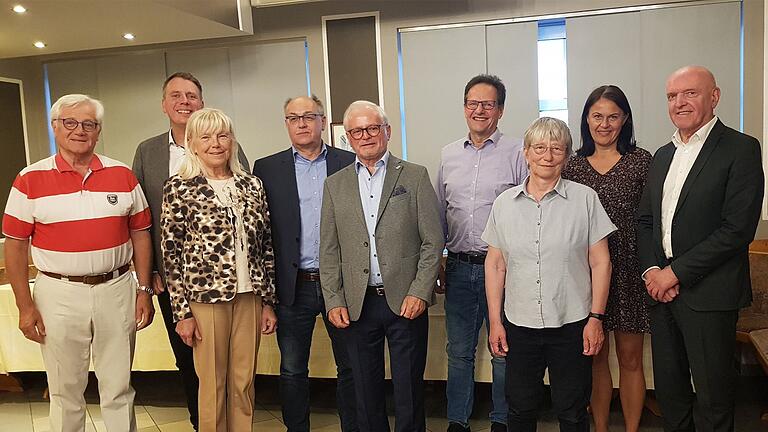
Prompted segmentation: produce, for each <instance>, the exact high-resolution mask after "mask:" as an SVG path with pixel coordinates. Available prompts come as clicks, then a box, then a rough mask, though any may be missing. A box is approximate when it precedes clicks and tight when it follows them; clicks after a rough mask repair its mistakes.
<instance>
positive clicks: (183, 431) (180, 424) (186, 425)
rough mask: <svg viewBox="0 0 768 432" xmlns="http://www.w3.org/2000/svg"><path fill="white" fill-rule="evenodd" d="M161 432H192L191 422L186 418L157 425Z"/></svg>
mask: <svg viewBox="0 0 768 432" xmlns="http://www.w3.org/2000/svg"><path fill="white" fill-rule="evenodd" d="M157 427H158V428H159V429H160V431H161V432H194V429H193V428H192V424H191V423H190V422H189V421H188V420H182V421H177V422H173V423H165V424H161V425H158V426H157Z"/></svg>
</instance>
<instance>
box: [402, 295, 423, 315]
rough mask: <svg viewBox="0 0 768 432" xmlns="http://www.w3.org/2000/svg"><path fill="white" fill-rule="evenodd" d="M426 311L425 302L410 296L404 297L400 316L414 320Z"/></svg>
mask: <svg viewBox="0 0 768 432" xmlns="http://www.w3.org/2000/svg"><path fill="white" fill-rule="evenodd" d="M426 309H427V302H425V301H424V300H422V299H420V298H418V297H414V296H411V295H407V296H405V298H404V299H403V304H402V305H401V306H400V316H401V317H403V318H408V319H416V318H418V317H419V315H421V314H422V313H423V312H424V311H425V310H426Z"/></svg>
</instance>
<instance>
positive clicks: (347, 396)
mask: <svg viewBox="0 0 768 432" xmlns="http://www.w3.org/2000/svg"><path fill="white" fill-rule="evenodd" d="M296 284H297V286H296V298H295V300H294V302H293V304H292V305H291V306H286V305H281V304H278V305H277V311H276V312H277V323H278V324H277V344H278V346H279V347H280V385H279V387H280V404H281V405H282V410H283V422H284V423H285V426H286V427H287V428H288V431H289V432H307V431H309V429H310V427H309V350H310V346H311V344H312V332H313V331H314V329H315V319H316V317H317V314H321V315H322V316H323V321H324V322H325V328H326V330H327V331H328V336H329V337H330V339H331V347H332V349H333V357H334V359H335V360H336V371H337V375H338V380H337V382H336V406H337V408H338V410H339V418H340V419H341V430H342V431H343V432H353V431H358V430H359V429H358V426H357V420H356V415H355V385H354V381H353V378H352V370H351V369H350V367H349V360H348V359H349V357H348V355H347V349H346V347H345V346H344V344H343V339H342V337H341V336H340V335H339V329H337V328H336V327H334V326H333V324H331V323H330V322H328V318H327V315H326V314H325V302H324V301H323V294H322V290H321V289H320V283H319V282H309V281H297V282H296Z"/></svg>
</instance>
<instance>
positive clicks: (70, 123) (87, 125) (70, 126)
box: [54, 118, 99, 132]
mask: <svg viewBox="0 0 768 432" xmlns="http://www.w3.org/2000/svg"><path fill="white" fill-rule="evenodd" d="M54 120H57V121H60V122H61V124H62V125H64V129H67V130H75V129H77V127H78V126H80V125H83V130H84V131H86V132H93V131H95V130H96V128H97V127H99V123H98V122H95V121H93V120H83V121H81V122H79V121H77V120H75V119H73V118H63V119H54Z"/></svg>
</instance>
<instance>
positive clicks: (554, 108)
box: [537, 20, 568, 122]
mask: <svg viewBox="0 0 768 432" xmlns="http://www.w3.org/2000/svg"><path fill="white" fill-rule="evenodd" d="M537 48H538V63H539V74H538V75H539V117H545V116H547V117H555V118H558V119H560V120H562V121H564V122H568V74H567V65H566V51H565V20H545V21H539V41H538V47H537Z"/></svg>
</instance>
